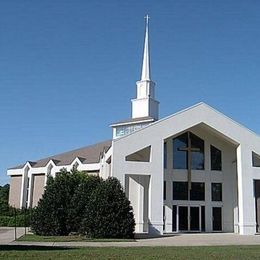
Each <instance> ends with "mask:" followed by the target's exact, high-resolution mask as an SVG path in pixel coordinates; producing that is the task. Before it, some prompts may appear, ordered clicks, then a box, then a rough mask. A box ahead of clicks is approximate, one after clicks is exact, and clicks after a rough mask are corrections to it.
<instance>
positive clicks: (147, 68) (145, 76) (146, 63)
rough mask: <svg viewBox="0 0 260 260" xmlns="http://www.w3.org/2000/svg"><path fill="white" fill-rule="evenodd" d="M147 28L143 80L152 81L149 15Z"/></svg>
mask: <svg viewBox="0 0 260 260" xmlns="http://www.w3.org/2000/svg"><path fill="white" fill-rule="evenodd" d="M145 19H146V27H145V38H144V54H143V66H142V74H141V80H150V57H149V38H148V37H149V32H148V29H149V28H148V26H149V24H148V23H149V19H150V17H149V16H148V15H146V16H145Z"/></svg>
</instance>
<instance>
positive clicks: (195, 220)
mask: <svg viewBox="0 0 260 260" xmlns="http://www.w3.org/2000/svg"><path fill="white" fill-rule="evenodd" d="M172 214H173V217H172V221H173V222H172V230H173V231H181V232H182V231H200V230H201V225H200V223H201V216H200V206H175V205H173V211H172ZM176 224H177V225H176ZM177 227H178V228H177Z"/></svg>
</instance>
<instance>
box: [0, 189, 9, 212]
mask: <svg viewBox="0 0 260 260" xmlns="http://www.w3.org/2000/svg"><path fill="white" fill-rule="evenodd" d="M9 189H10V186H9V184H6V185H4V186H0V212H1V214H2V215H3V214H8V213H9V211H10V207H9V205H8V197H9Z"/></svg>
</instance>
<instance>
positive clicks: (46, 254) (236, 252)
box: [0, 245, 260, 260]
mask: <svg viewBox="0 0 260 260" xmlns="http://www.w3.org/2000/svg"><path fill="white" fill-rule="evenodd" d="M32 258H33V259H55V260H57V259H95V260H96V259H135V260H136V259H179V260H182V259H183V260H184V259H185V260H186V259H193V260H196V259H199V260H202V259H228V260H233V259H234V260H240V259H241V260H242V259H243V260H244V259H260V246H219V247H211V246H208V247H127V248H113V247H103V248H98V247H92V248H90V247H89V248H64V247H63V248H62V247H61V248H55V247H41V246H33V247H32V246H31V247H29V246H15V245H5V246H1V245H0V259H32Z"/></svg>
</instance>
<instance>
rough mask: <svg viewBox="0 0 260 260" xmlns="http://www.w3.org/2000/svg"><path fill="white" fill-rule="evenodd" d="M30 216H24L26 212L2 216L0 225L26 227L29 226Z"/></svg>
mask: <svg viewBox="0 0 260 260" xmlns="http://www.w3.org/2000/svg"><path fill="white" fill-rule="evenodd" d="M29 222H30V218H29V216H26V217H25V216H24V214H19V215H17V216H16V218H15V217H14V216H0V227H14V226H15V225H16V226H17V227H24V226H25V225H26V227H28V226H29Z"/></svg>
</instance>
